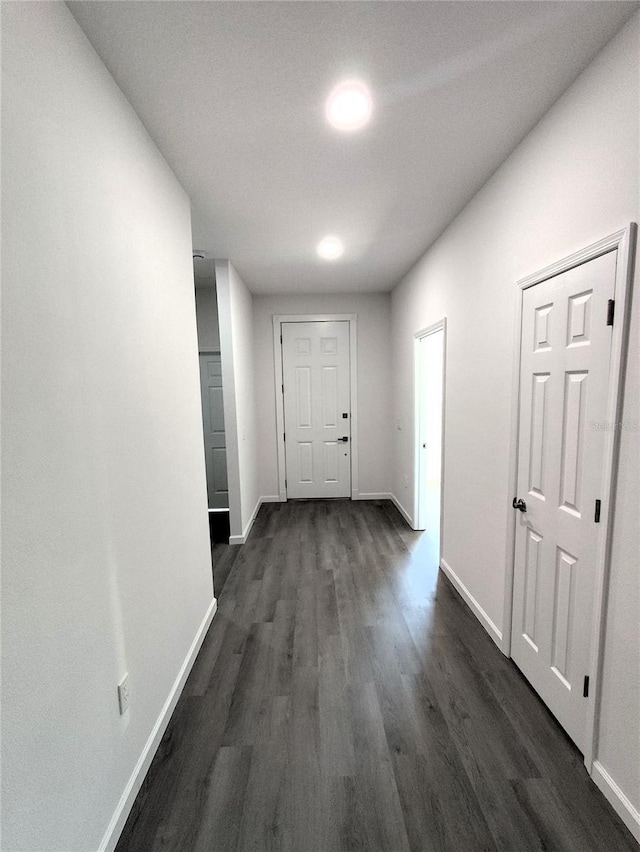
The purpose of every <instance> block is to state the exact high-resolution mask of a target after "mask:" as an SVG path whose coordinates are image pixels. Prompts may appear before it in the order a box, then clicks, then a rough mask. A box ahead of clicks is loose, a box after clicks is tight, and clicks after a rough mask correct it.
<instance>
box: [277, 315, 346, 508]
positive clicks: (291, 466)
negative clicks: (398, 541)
mask: <svg viewBox="0 0 640 852" xmlns="http://www.w3.org/2000/svg"><path fill="white" fill-rule="evenodd" d="M281 329H282V375H283V384H284V388H283V393H284V423H285V425H284V429H285V463H286V471H287V472H286V480H287V497H294V498H295V497H349V496H350V494H351V426H350V424H351V412H350V374H349V369H350V368H349V323H348V322H347V321H340V322H283V323H282V324H281ZM345 439H346V440H345Z"/></svg>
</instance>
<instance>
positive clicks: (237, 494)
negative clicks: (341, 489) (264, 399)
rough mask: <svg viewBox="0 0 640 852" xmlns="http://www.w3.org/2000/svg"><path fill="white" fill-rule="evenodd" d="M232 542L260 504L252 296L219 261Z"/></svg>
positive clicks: (248, 525) (242, 533) (231, 269)
mask: <svg viewBox="0 0 640 852" xmlns="http://www.w3.org/2000/svg"><path fill="white" fill-rule="evenodd" d="M215 268H216V287H217V291H218V310H219V317H220V350H221V352H220V354H221V361H222V395H223V400H224V428H225V435H226V441H227V469H228V480H229V526H230V539H229V541H230V543H231V544H242V543H243V541H244V539H245V537H246V535H247V533H248V532H249V530H250V528H251V522H252V520H253V518H254V515H255V512H256V509H257V508H258V496H259V492H258V471H257V460H256V452H257V446H256V445H257V438H256V403H255V384H254V371H253V352H254V343H253V341H254V329H253V297H252V295H251V293H250V292H249V290H248V289H247V287H246V285H245V284H244V282H243V280H242V278H240V276H239V275H238V273H237V272H236V270H235V268H234V267H233V265H232V264H231V263H229V261H228V260H216V263H215Z"/></svg>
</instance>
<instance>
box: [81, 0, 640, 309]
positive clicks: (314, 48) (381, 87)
mask: <svg viewBox="0 0 640 852" xmlns="http://www.w3.org/2000/svg"><path fill="white" fill-rule="evenodd" d="M68 5H69V7H70V9H71V11H72V12H73V14H74V16H75V17H76V19H77V20H78V22H79V23H80V25H81V26H82V28H83V29H84V31H85V32H86V34H87V36H88V37H89V39H90V40H91V42H92V43H93V45H94V47H95V48H96V50H97V52H98V53H99V54H100V56H101V58H102V59H103V61H104V62H105V64H106V65H107V67H108V68H109V70H110V71H111V73H112V74H113V76H114V77H115V79H116V81H117V82H118V84H119V85H120V87H121V88H122V90H123V91H124V93H125V94H126V95H127V97H128V98H129V100H130V102H131V103H132V105H133V107H134V108H135V110H136V112H137V113H138V115H139V116H140V118H141V119H142V121H143V122H144V124H145V126H146V127H147V129H148V131H149V133H150V134H151V136H152V137H153V139H154V140H155V142H156V144H157V145H158V146H159V147H160V149H161V151H162V152H163V153H164V155H165V157H166V158H167V160H168V162H169V163H170V165H171V166H172V167H173V169H174V171H175V172H176V174H177V175H178V177H179V179H180V181H181V182H182V185H183V186H184V188H185V189H186V191H187V192H188V194H189V196H190V197H191V200H192V215H193V240H194V246H195V247H197V248H199V249H204V250H205V251H206V252H207V253H208V254H209V255H210V256H212V257H224V258H230V259H231V260H232V262H233V263H234V264H235V266H236V267H237V269H238V271H239V272H240V274H241V275H242V277H243V278H244V279H245V281H246V283H247V284H248V286H249V288H250V289H251V290H252V291H253V292H254V293H291V292H314V293H321V292H354V291H363V292H365V291H366V292H371V291H384V290H389V289H391V288H392V287H393V286H394V285H395V284H396V283H397V282H398V281H399V279H400V278H401V277H402V276H403V274H404V273H405V272H407V270H408V269H409V268H410V267H411V266H412V265H413V263H414V262H415V261H416V260H417V258H418V257H419V256H420V255H421V254H422V253H423V252H424V251H425V250H426V249H427V247H428V246H429V245H430V244H431V243H432V242H433V240H434V239H435V238H436V237H437V236H438V235H439V234H440V233H441V232H442V231H443V229H444V228H445V227H446V226H447V224H448V223H449V222H450V221H451V220H452V219H453V218H454V216H455V215H456V214H457V213H458V212H459V211H460V209H461V208H462V207H463V206H464V205H465V204H466V202H467V201H468V200H469V199H470V198H471V197H472V196H473V194H474V193H475V192H476V191H477V190H478V189H479V188H480V186H481V185H482V184H483V183H484V182H485V181H486V179H487V178H488V177H489V176H490V175H491V173H492V172H493V171H494V170H495V169H496V168H497V167H498V166H499V165H500V163H501V162H502V161H503V160H504V159H505V157H506V156H507V155H508V154H509V153H510V152H511V151H512V150H513V148H514V147H515V146H516V145H517V144H518V142H519V141H520V140H521V139H522V138H523V137H524V136H525V135H526V134H527V133H528V131H529V130H530V129H531V128H532V126H533V125H534V124H535V123H536V121H538V119H539V118H540V117H541V116H542V115H543V114H544V112H545V111H546V110H547V109H548V108H549V107H550V106H551V104H553V102H554V101H555V100H556V99H557V98H558V97H559V96H560V94H561V93H562V92H563V91H564V90H565V89H566V88H567V87H568V85H569V84H570V83H571V82H572V80H573V79H574V78H575V77H576V76H577V75H578V74H579V72H580V71H581V70H582V69H583V68H584V67H585V66H586V65H587V64H588V62H589V61H590V60H591V59H592V58H593V56H594V55H595V54H596V53H597V52H598V50H599V49H600V48H602V47H603V46H604V44H605V43H606V42H607V41H608V40H609V39H610V38H611V37H612V36H613V35H614V33H615V32H616V31H617V30H618V29H619V28H620V26H621V25H622V24H623V22H624V21H625V20H626V19H627V18H628V17H629V16H630V15H631V14H632V13H633V11H634V10H635V9H637V8H638V4H637V3H629V2H624V3H623V2H612V1H611V0H607V2H592V0H589V1H588V2H575V0H572V1H571V2H540V0H533V2H527V0H523V2H503V0H499V2H479V0H468V2H441V0H437V2H430V0H427V1H425V2H401V3H397V2H301V0H298V2H209V0H204V1H202V0H201V1H200V2H171V0H168V1H167V2H148V0H147V2H131V0H129V2H112V1H111V0H107V2H102V1H101V0H89V1H88V2H84V0H77V1H76V2H69V3H68ZM344 77H358V78H361V79H363V80H365V81H366V82H367V83H368V84H369V85H370V87H371V89H372V91H373V97H374V102H375V111H374V117H373V121H372V122H371V124H370V125H369V126H368V127H367V128H366V129H365V130H363V131H360V132H359V133H357V134H353V135H350V136H345V135H341V134H340V133H338V132H336V131H335V130H332V129H331V128H329V127H328V125H327V124H326V122H325V120H324V116H323V109H324V101H325V98H326V96H327V94H328V92H329V91H330V89H331V88H332V87H333V86H334V84H335V83H336V82H338V81H339V80H341V79H343V78H344ZM327 233H336V234H339V235H340V236H341V237H342V239H343V241H344V243H345V247H346V250H345V254H344V255H343V257H342V258H341V259H340V260H339V261H337V262H333V263H327V262H326V261H321V260H319V259H318V258H317V257H316V255H315V245H316V243H317V242H318V240H319V239H320V238H321V237H323V236H324V235H325V234H327ZM207 266H208V264H206V263H204V264H202V263H200V265H199V266H198V267H197V268H198V269H202V270H203V271H204V270H205V269H206V267H207Z"/></svg>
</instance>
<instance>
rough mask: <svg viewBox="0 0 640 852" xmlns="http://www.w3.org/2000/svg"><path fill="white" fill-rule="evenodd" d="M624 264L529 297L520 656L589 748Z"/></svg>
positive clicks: (607, 262) (541, 288) (516, 654)
mask: <svg viewBox="0 0 640 852" xmlns="http://www.w3.org/2000/svg"><path fill="white" fill-rule="evenodd" d="M615 269H616V252H615V251H613V252H609V253H607V254H605V255H602V256H601V257H598V258H596V259H594V260H591V261H589V262H588V263H585V264H582V265H581V266H578V267H575V268H574V269H570V270H568V271H567V272H564V273H562V274H561V275H557V276H555V277H553V278H550V279H549V280H547V281H544V282H542V283H540V284H537V285H535V286H534V287H530V288H528V289H527V290H525V291H524V294H523V309H522V310H523V313H522V344H521V352H520V364H521V368H520V418H519V422H520V434H519V450H518V494H517V496H518V497H519V498H523V499H524V500H525V501H526V505H527V511H526V513H521V512H516V515H517V518H516V549H515V569H514V604H513V628H512V656H513V659H514V660H515V662H516V663H517V665H518V666H519V667H520V668H521V669H522V671H523V672H524V674H525V675H526V677H527V678H528V680H529V681H530V682H531V684H532V685H533V687H534V688H535V689H536V690H537V691H538V692H539V694H540V696H541V697H542V699H543V700H544V701H545V703H546V704H547V706H548V707H549V709H550V710H551V712H552V713H554V715H555V716H556V717H557V718H558V720H559V721H560V723H561V724H562V725H563V727H564V728H565V729H566V731H567V732H568V734H569V735H570V736H571V738H572V739H573V740H574V742H575V743H576V744H577V746H578V747H579V748H584V736H585V725H586V704H587V702H586V701H585V699H584V698H583V679H584V677H585V676H586V675H588V674H589V661H590V650H591V649H590V643H591V633H592V623H593V602H594V593H595V587H594V584H595V558H596V550H597V544H598V532H599V529H600V527H599V526H598V524H596V523H595V519H594V510H595V501H596V499H601V498H602V494H601V482H602V475H603V454H604V431H603V430H602V429H601V428H598V425H597V424H598V423H602V422H604V421H605V420H606V406H607V383H608V375H609V361H610V355H611V328H610V327H608V326H607V324H606V316H607V300H608V299H610V298H613V294H614V287H615Z"/></svg>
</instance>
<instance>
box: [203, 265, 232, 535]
mask: <svg viewBox="0 0 640 852" xmlns="http://www.w3.org/2000/svg"><path fill="white" fill-rule="evenodd" d="M194 278H195V284H196V322H197V328H198V350H199V352H198V354H199V360H200V392H201V398H202V426H203V434H204V451H205V466H206V475H207V501H208V512H209V533H210V536H211V542H212V544H213V543H215V542H225V543H226V542H228V540H229V485H228V471H227V437H226V432H225V417H224V402H223V388H222V357H221V352H220V321H219V316H218V300H217V287H216V278H215V268H214V261H213V260H210V259H207V258H204V259H202V258H199V257H196V255H194Z"/></svg>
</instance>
